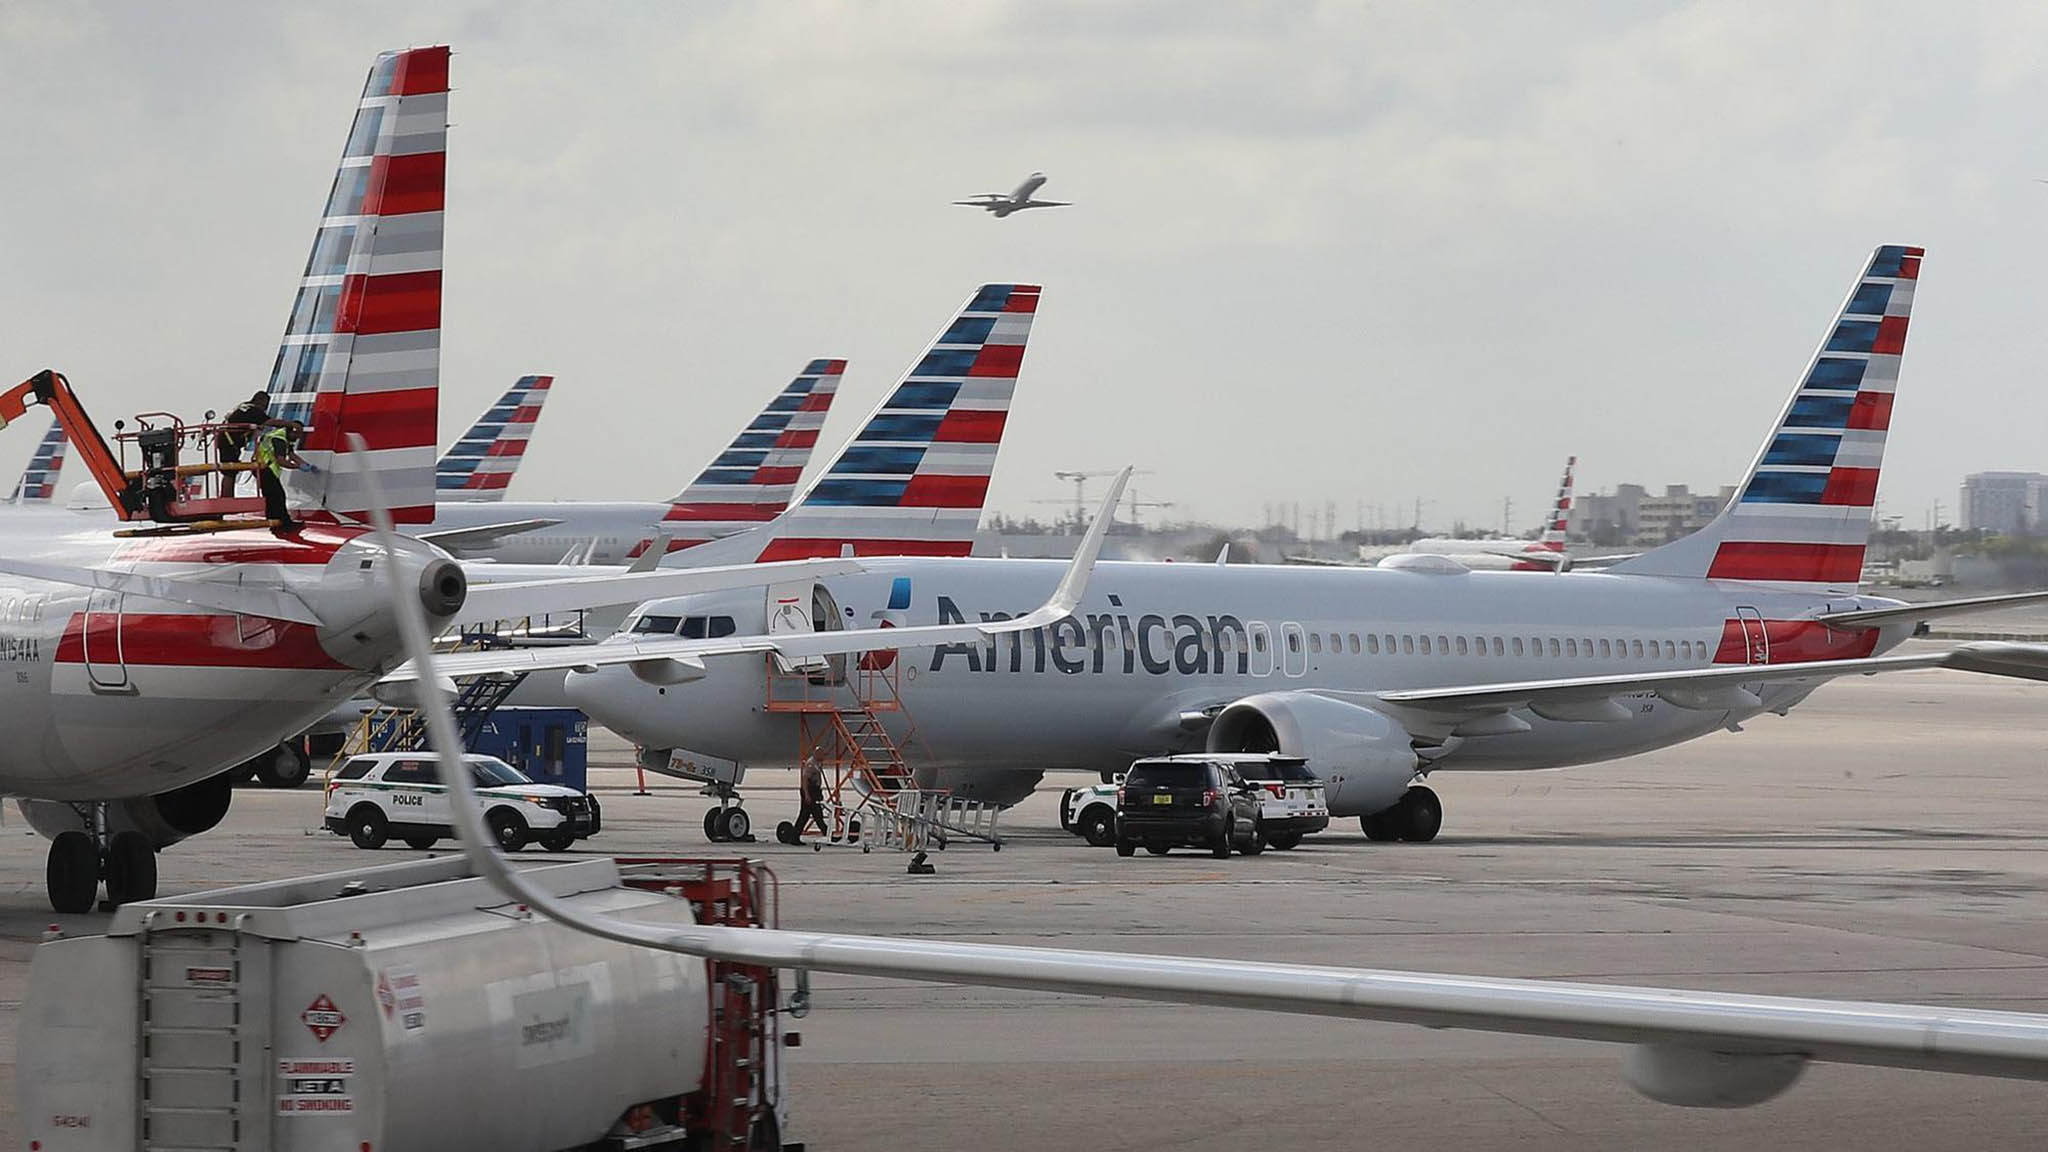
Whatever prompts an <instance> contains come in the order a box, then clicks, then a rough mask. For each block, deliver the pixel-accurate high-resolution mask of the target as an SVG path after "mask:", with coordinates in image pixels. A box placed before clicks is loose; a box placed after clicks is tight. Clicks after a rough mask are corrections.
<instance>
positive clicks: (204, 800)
mask: <svg viewBox="0 0 2048 1152" xmlns="http://www.w3.org/2000/svg"><path fill="white" fill-rule="evenodd" d="M234 795H235V785H234V779H233V774H232V773H228V772H223V773H221V774H220V775H218V776H210V777H208V778H206V779H204V780H201V781H199V782H198V783H197V784H187V785H185V786H184V787H183V788H174V789H172V790H171V791H169V792H163V793H159V794H157V795H155V796H137V797H135V798H134V799H132V800H116V801H114V802H112V803H110V804H108V805H107V831H108V832H109V833H110V834H111V833H115V832H128V831H134V832H140V833H142V836H143V838H144V839H146V840H148V841H149V843H150V846H151V847H153V848H165V847H168V846H170V845H172V844H176V843H177V842H178V841H180V840H183V839H185V838H186V837H187V836H197V835H199V834H200V833H201V832H204V831H206V830H207V829H209V828H212V827H213V826H214V825H216V824H218V823H220V822H221V821H222V820H223V819H225V818H226V817H227V814H228V805H229V803H230V802H232V801H233V799H234ZM16 803H17V804H18V805H20V807H21V813H22V815H23V816H26V817H28V822H29V826H30V827H32V828H34V829H35V830H36V831H37V832H38V833H40V834H42V835H43V836H44V837H47V838H49V839H52V840H54V839H56V838H57V834H58V833H59V832H70V831H80V832H90V831H91V830H92V829H91V828H89V827H88V826H87V825H86V822H85V816H84V815H83V814H82V813H81V812H80V811H79V808H75V807H73V806H72V805H70V804H65V803H63V802H61V801H57V800H18V801H16Z"/></svg>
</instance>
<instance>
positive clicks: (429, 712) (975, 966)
mask: <svg viewBox="0 0 2048 1152" xmlns="http://www.w3.org/2000/svg"><path fill="white" fill-rule="evenodd" d="M1127 476H1128V474H1126V478H1127ZM1122 482H1123V481H1122V479H1121V478H1120V479H1119V481H1118V487H1121V484H1122ZM1115 503H1116V496H1115V494H1114V493H1112V495H1111V496H1110V499H1109V502H1108V507H1114V505H1115ZM1107 524H1108V515H1107V508H1105V511H1104V513H1103V515H1101V516H1099V517H1098V518H1097V525H1098V526H1106V525H1107ZM379 526H380V530H381V531H383V532H384V533H385V534H386V535H387V538H389V533H390V531H391V529H390V524H389V522H388V520H385V519H381V518H380V520H379ZM1100 546H1101V534H1100V532H1099V531H1091V532H1090V533H1089V537H1088V539H1086V540H1084V542H1083V545H1082V547H1081V549H1080V551H1079V552H1078V553H1077V554H1076V558H1075V562H1074V563H1073V564H1072V565H1070V566H1069V568H1068V569H1067V574H1066V576H1065V577H1064V578H1063V579H1062V582H1061V585H1060V587H1059V589H1057V590H1056V591H1055V593H1054V595H1053V598H1052V600H1051V601H1049V602H1048V603H1047V604H1046V605H1045V606H1044V608H1043V609H1042V610H1041V611H1043V612H1045V613H1047V614H1052V613H1062V614H1064V613H1066V612H1071V610H1072V609H1073V608H1074V607H1075V605H1076V603H1077V602H1078V594H1079V592H1080V590H1081V587H1082V585H1081V581H1082V580H1084V579H1085V577H1086V574H1087V573H1088V572H1089V571H1090V570H1091V569H1092V567H1093V561H1094V553H1095V551H1096V550H1097V549H1099V548H1100ZM386 586H387V588H388V590H389V595H390V597H391V599H392V601H393V607H394V611H395V612H396V613H397V614H398V617H399V620H400V622H401V624H402V626H403V629H402V630H403V632H404V635H405V638H406V645H407V650H408V652H409V653H410V655H411V657H412V660H411V662H410V664H409V665H408V667H409V668H410V669H411V670H412V671H413V672H414V674H415V675H416V676H417V677H418V678H419V679H421V680H423V681H424V682H425V684H426V686H427V687H426V689H425V691H424V693H423V697H424V698H423V706H424V710H425V713H426V717H427V727H428V730H429V732H430V734H431V743H432V747H433V749H434V752H435V754H436V755H437V756H438V757H439V758H440V760H441V763H442V769H441V778H442V779H444V780H446V781H448V782H449V786H450V788H451V789H452V790H453V791H454V793H455V802H454V804H453V805H452V807H451V810H452V812H453V813H454V818H455V825H456V830H457V833H458V838H459V842H460V843H461V845H462V850H463V852H464V854H465V855H466V857H467V858H468V863H469V867H470V869H471V870H472V874H474V875H478V876H482V877H485V878H487V879H488V880H489V881H490V882H491V883H492V884H493V885H495V886H496V887H497V888H498V889H499V891H501V892H503V893H504V894H505V897H506V899H507V901H508V903H516V904H517V905H519V906H520V907H527V908H532V909H534V910H535V911H537V912H539V913H540V914H541V915H543V916H546V917H548V918H549V919H552V920H555V921H557V922H559V923H561V924H564V925H567V926H569V927H571V928H574V929H576V930H578V931H582V932H587V933H590V934H592V935H595V936H599V937H602V938H605V939H610V940H617V941H621V942H624V943H628V944H634V945H638V946H642V947H646V948H655V949H660V950H663V951H667V952H673V953H678V954H681V955H685V956H694V957H705V958H718V959H723V960H727V961H737V962H740V963H747V964H758V965H762V966H764V967H769V968H776V969H792V970H797V971H802V972H839V973H844V974H848V975H857V976H863V977H873V976H880V977H885V978H889V979H897V980H916V981H925V982H940V983H945V984H948V985H967V986H970V987H971V986H980V987H995V988H1022V989H1032V990H1036V991H1043V992H1065V993H1078V994H1082V995H1092V996H1105V997H1119V998H1128V999H1136V1000H1149V1001H1154V1002H1159V1003H1167V1004H1195V1005H1204V1006H1210V1007H1217V1006H1221V1007H1229V1008H1238V1009H1247V1010H1254V1011H1264V1012H1285V1013H1292V1014H1299V1015H1308V1016H1335V1017H1345V1018H1349V1019H1356V1020H1381V1021H1391V1022H1396V1023H1403V1024H1416V1025H1421V1026H1424V1027H1430V1028H1460V1029H1470V1030H1476V1031H1486V1032H1501V1033H1511V1034H1520V1035H1534V1036H1552V1037H1562V1038H1569V1039H1575V1040H1594V1041H1600V1042H1603V1043H1612V1044H1625V1045H1628V1046H1629V1047H1628V1049H1627V1056H1626V1058H1625V1060H1624V1062H1623V1065H1622V1074H1623V1077H1624V1078H1625V1079H1626V1080H1627V1082H1628V1083H1629V1085H1630V1086H1631V1087H1633V1088H1634V1089H1635V1090H1636V1091H1638V1092H1640V1093H1642V1094H1643V1095H1645V1096H1648V1097H1649V1098H1651V1099H1653V1100H1656V1101H1659V1102H1661V1103H1665V1104H1671V1105H1677V1106H1683V1107H1712V1108H1741V1107H1749V1106H1752V1105H1756V1104H1761V1103H1763V1102H1764V1101H1766V1100H1770V1099H1772V1098H1774V1097H1776V1096H1778V1095H1779V1094H1780V1093H1782V1092H1784V1091H1786V1090H1787V1089H1788V1088H1790V1087H1791V1086H1792V1085H1793V1084H1794V1083H1795V1082H1796V1081H1797V1080H1798V1079H1799V1077H1800V1075H1801V1074H1802V1073H1803V1072H1804V1071H1805V1069H1806V1066H1807V1065H1808V1064H1809V1063H1812V1062H1831V1063H1845V1064H1866V1065H1875V1066H1879V1067H1888V1068H1913V1069H1922V1070H1927V1071H1936V1072H1952V1073H1963V1074H1969V1075H1980V1076H1999V1077H2007V1078H2012V1079H2027V1080H2048V1016H2041V1015H2036V1014H2031V1013H2019V1012H2000V1011H1987V1010H1983V1009H1973V1008H1958V1007H1956V1006H1954V1005H1951V1004H1944V1005H1940V1006H1926V1007H1922V1006H1917V1005H1906V1004H1873V1003H1859V1002H1853V1001H1839V1000H1816V999H1800V998H1792V997H1782V996H1756V995H1750V994H1730V993H1725V992H1695V991H1685V990H1679V989H1670V988H1635V987H1624V986H1617V985H1605V984H1582V983H1566V982H1562V981H1548V980H1524V979H1503V978H1498V977H1486V976H1465V975H1448V974H1442V973H1433V972H1402V971H1388V970H1377V969H1364V968H1341V967H1310V966H1306V965H1296V964H1271V963H1264V962H1259V961H1246V960H1225V959H1211V958H1202V957H1188V956H1174V955H1144V954H1137V953H1129V952H1097V951H1087V950H1080V949H1068V948H1061V949H1051V948H1034V947H1020V946H1015V945H1006V944H988V943H961V942H954V941H946V940H931V939H914V940H910V939H899V938H888V937H864V936H846V935H837V934H832V935H828V934H822V933H816V932H794V931H786V930H781V929H773V928H770V929H761V928H724V927H718V926H697V927H690V926H685V927H682V928H676V927H673V926H667V925H664V926H659V927H651V926H648V925H646V924H641V923H635V922H632V921H627V920H621V919H617V918H615V917H610V916H606V915H603V914H601V913H591V912H588V911H587V910H584V909H581V908H578V907H575V906H572V905H570V904H568V903H566V902H565V901H563V900H561V899H559V898H558V897H557V896H556V894H555V893H554V892H552V891H550V890H549V889H548V888H547V887H546V886H545V885H542V884H538V883H535V882H534V881H533V880H531V879H530V878H529V876H530V874H527V873H522V872H521V871H520V870H519V869H515V868H513V867H512V866H511V864H510V863H509V862H508V861H507V860H506V858H505V857H504V856H503V855H502V854H501V853H499V852H498V851H497V850H496V848H495V847H494V844H493V839H492V836H491V834H490V831H489V830H488V829H487V828H486V827H485V825H484V816H483V811H484V805H483V804H481V803H480V802H478V799H477V797H476V795H475V794H474V793H475V786H474V784H473V783H472V782H471V780H470V774H469V772H468V771H467V770H466V769H465V768H464V766H463V764H462V762H461V756H462V743H461V740H460V737H459V735H458V733H457V730H456V725H455V718H454V716H453V715H452V714H451V712H450V710H449V708H448V704H447V700H446V698H445V696H444V695H443V692H442V691H441V689H440V687H439V685H440V684H441V683H442V682H443V680H444V679H445V678H447V677H449V676H451V675H454V674H456V673H457V670H456V669H453V668H450V667H448V666H447V658H444V657H437V656H436V655H435V654H434V652H433V648H432V645H431V644H430V643H429V641H428V628H427V623H426V620H425V618H424V616H423V614H422V613H421V612H420V611H419V609H418V607H417V606H415V605H414V604H413V603H412V602H411V599H410V597H409V596H407V595H406V588H405V586H404V585H402V584H400V583H398V582H397V581H396V580H389V579H387V581H386ZM1063 618H1066V617H1065V616H1064V615H1061V616H1056V617H1055V619H1056V620H1057V619H1063ZM1007 626H1008V625H1007V624H1005V623H1000V622H998V623H991V624H984V625H980V626H979V627H980V628H981V629H983V630H984V631H987V630H992V629H1000V628H1004V627H1007ZM967 627H968V628H970V629H971V628H972V627H973V626H967ZM953 628H954V630H956V631H958V630H961V629H962V626H957V625H956V626H953ZM908 631H909V630H908V629H904V630H898V632H897V634H896V636H895V638H894V639H895V641H896V642H899V643H901V642H903V641H904V639H905V634H906V633H907V632H908ZM845 635H847V634H846V633H839V634H837V635H836V636H835V635H833V634H818V633H814V634H812V635H811V636H810V637H809V639H810V640H812V641H827V642H830V641H832V640H835V639H837V638H839V637H843V636H845ZM938 638H939V637H938V636H937V635H935V634H928V635H927V636H926V637H925V639H926V640H927V641H929V640H936V639H938ZM752 639H753V640H754V641H755V642H757V643H760V642H765V641H767V640H768V639H769V638H767V637H754V638H752ZM796 639H797V638H789V640H791V641H794V640H796ZM974 639H975V640H976V641H977V642H978V641H979V640H980V639H981V638H980V637H974ZM750 650H752V651H759V650H760V649H759V648H755V649H750ZM769 650H771V651H778V652H779V651H780V650H779V649H776V648H770V649H769ZM842 650H851V649H844V648H843V646H842ZM707 651H708V650H707ZM781 654H784V655H788V654H790V653H786V652H784V653H781Z"/></svg>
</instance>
